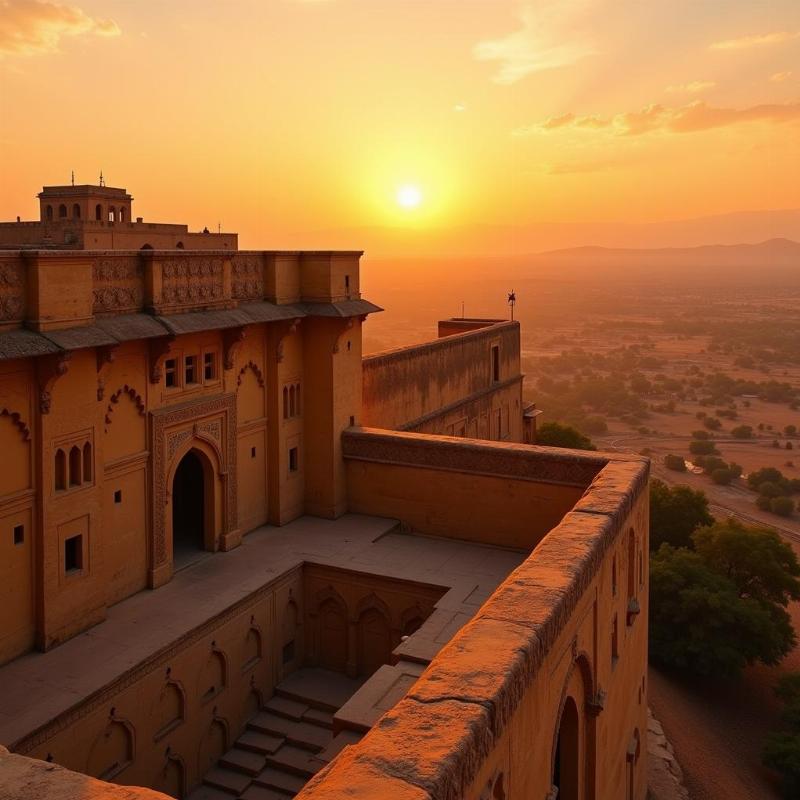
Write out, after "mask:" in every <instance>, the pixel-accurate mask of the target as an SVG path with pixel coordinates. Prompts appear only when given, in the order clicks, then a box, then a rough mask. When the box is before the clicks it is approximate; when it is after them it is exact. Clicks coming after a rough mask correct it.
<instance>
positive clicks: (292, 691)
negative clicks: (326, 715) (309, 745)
mask: <svg viewBox="0 0 800 800" xmlns="http://www.w3.org/2000/svg"><path fill="white" fill-rule="evenodd" d="M363 682H364V681H363V679H355V678H348V677H347V676H346V675H342V674H341V673H338V672H331V671H330V670H325V669H316V668H304V669H299V670H297V671H296V672H293V673H291V674H290V675H287V676H286V677H285V678H284V679H283V680H282V681H281V682H280V683H279V684H278V685H277V686H276V687H275V695H276V696H277V697H282V698H285V699H287V700H293V701H294V702H297V703H303V704H305V705H307V706H311V707H312V708H317V709H320V710H321V711H329V712H330V713H332V714H333V713H335V712H336V711H337V710H338V709H339V708H341V707H342V706H343V705H344V704H345V703H346V702H347V701H348V700H349V699H350V697H351V696H352V695H353V694H354V693H355V692H356V690H357V689H358V688H359V686H361V684H362V683H363Z"/></svg>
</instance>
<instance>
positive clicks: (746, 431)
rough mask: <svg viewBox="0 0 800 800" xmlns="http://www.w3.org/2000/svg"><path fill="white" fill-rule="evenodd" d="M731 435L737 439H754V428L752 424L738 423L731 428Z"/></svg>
mask: <svg viewBox="0 0 800 800" xmlns="http://www.w3.org/2000/svg"><path fill="white" fill-rule="evenodd" d="M731 436H733V437H734V438H735V439H752V438H753V429H752V427H751V426H750V425H737V426H736V427H735V428H731Z"/></svg>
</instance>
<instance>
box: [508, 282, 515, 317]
mask: <svg viewBox="0 0 800 800" xmlns="http://www.w3.org/2000/svg"><path fill="white" fill-rule="evenodd" d="M516 302H517V293H516V292H515V291H514V290H513V289H512V290H511V291H510V292H509V293H508V305H509V306H510V307H511V319H512V320H513V319H514V304H515V303H516Z"/></svg>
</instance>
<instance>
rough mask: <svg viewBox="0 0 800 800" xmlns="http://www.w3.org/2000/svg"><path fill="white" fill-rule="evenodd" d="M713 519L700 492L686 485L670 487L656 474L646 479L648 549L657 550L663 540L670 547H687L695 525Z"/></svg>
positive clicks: (712, 520) (710, 522) (703, 523)
mask: <svg viewBox="0 0 800 800" xmlns="http://www.w3.org/2000/svg"><path fill="white" fill-rule="evenodd" d="M713 522H714V518H713V517H712V516H711V514H710V513H709V511H708V499H707V498H706V496H705V494H704V493H703V492H699V491H695V490H694V489H691V488H690V487H688V486H675V487H672V488H670V487H669V486H668V485H667V484H666V483H664V481H660V480H658V479H657V478H653V480H651V481H650V549H651V550H653V551H655V550H658V548H659V547H660V546H661V545H662V544H663V543H664V542H666V543H667V544H671V545H672V546H673V547H691V545H692V540H691V536H692V533H693V532H694V531H695V529H696V528H698V527H700V526H701V525H711V524H712V523H713Z"/></svg>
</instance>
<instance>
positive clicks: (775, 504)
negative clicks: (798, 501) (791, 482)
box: [769, 496, 794, 517]
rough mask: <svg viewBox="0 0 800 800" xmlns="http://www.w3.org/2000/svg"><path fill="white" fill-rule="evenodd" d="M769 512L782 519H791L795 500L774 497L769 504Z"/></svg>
mask: <svg viewBox="0 0 800 800" xmlns="http://www.w3.org/2000/svg"><path fill="white" fill-rule="evenodd" d="M769 510H770V511H771V512H772V513H773V514H777V515H778V516H780V517H791V516H792V513H793V512H794V500H792V498H791V497H785V496H781V497H773V498H772V499H771V500H770V502H769Z"/></svg>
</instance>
